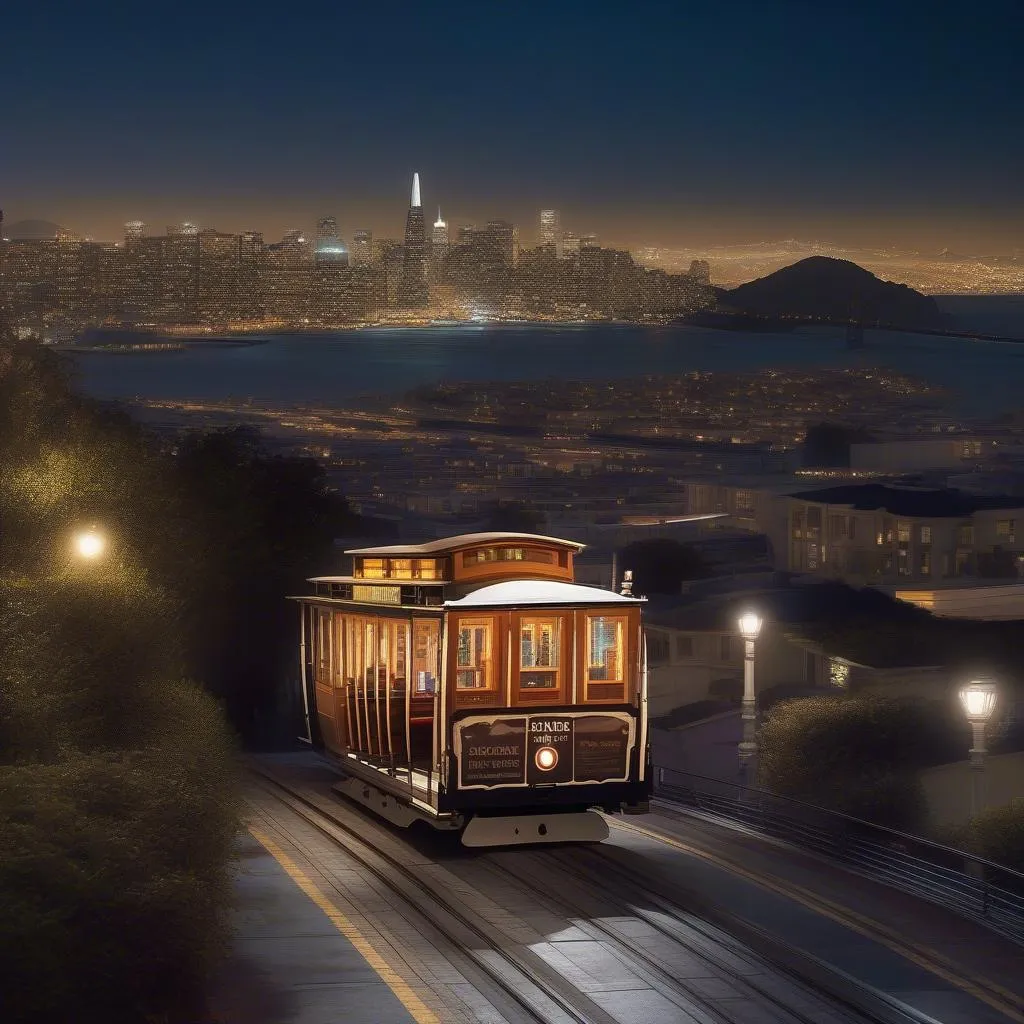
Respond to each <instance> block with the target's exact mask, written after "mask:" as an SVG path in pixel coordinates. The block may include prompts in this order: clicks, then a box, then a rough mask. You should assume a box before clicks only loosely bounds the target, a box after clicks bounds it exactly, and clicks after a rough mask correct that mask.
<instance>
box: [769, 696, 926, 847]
mask: <svg viewBox="0 0 1024 1024" xmlns="http://www.w3.org/2000/svg"><path fill="white" fill-rule="evenodd" d="M919 720H920V710H919V709H918V708H916V707H914V706H912V705H906V704H902V703H899V702H896V701H888V700H881V699H877V698H860V697H858V698H846V699H842V698H834V697H810V698H806V699H802V700H793V701H788V702H786V703H784V704H778V705H776V706H775V707H774V708H773V710H772V713H771V714H770V715H769V716H768V719H767V721H766V723H765V725H764V728H763V729H762V732H761V741H760V750H761V755H760V776H761V784H762V785H764V786H765V787H767V788H768V789H770V790H772V791H773V792H775V793H778V794H779V795H780V796H788V797H793V798H794V799H799V800H806V801H808V802H810V803H816V804H819V805H820V806H823V807H827V808H830V809H831V810H835V811H841V812H842V813H844V814H850V815H853V816H855V817H858V818H864V819H866V820H868V821H872V822H875V823H877V824H880V825H886V826H888V827H890V828H897V829H906V830H910V829H917V828H919V827H920V826H921V824H922V823H923V821H924V815H925V808H926V804H925V799H924V793H923V790H922V788H921V784H920V782H919V781H918V779H917V777H916V770H917V767H918V761H919V760H920V759H921V757H922V756H923V751H922V749H921V738H920V735H919V732H920V730H919V727H920V721H919Z"/></svg>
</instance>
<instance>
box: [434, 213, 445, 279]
mask: <svg viewBox="0 0 1024 1024" xmlns="http://www.w3.org/2000/svg"><path fill="white" fill-rule="evenodd" d="M447 259H448V222H447V221H445V220H442V219H441V209H440V207H438V210H437V220H435V221H434V229H433V231H432V233H431V236H430V281H431V283H432V284H440V283H441V282H443V281H444V277H445V272H444V271H445V261H446V260H447Z"/></svg>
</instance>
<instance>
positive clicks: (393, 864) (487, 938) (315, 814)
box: [251, 771, 617, 1024]
mask: <svg viewBox="0 0 1024 1024" xmlns="http://www.w3.org/2000/svg"><path fill="white" fill-rule="evenodd" d="M254 774H256V775H258V776H259V777H258V778H257V779H256V781H255V782H254V786H255V787H256V788H257V789H258V790H259V791H260V792H262V793H263V794H264V795H267V796H270V797H271V798H273V799H274V800H276V801H277V802H278V803H279V804H283V805H284V806H285V807H287V808H289V809H290V811H291V812H292V813H293V814H295V815H296V816H298V817H299V818H301V819H302V820H303V821H304V822H306V823H307V824H308V825H309V826H311V827H312V828H314V829H315V830H316V831H317V832H319V833H320V834H321V835H323V836H324V837H325V838H327V839H328V840H330V841H331V842H332V843H333V844H335V845H337V846H339V847H341V848H342V849H343V850H344V851H345V853H346V854H347V855H348V856H349V857H351V858H352V859H353V860H355V861H356V862H357V863H358V864H360V865H361V866H362V867H363V868H364V869H366V870H367V871H369V872H370V873H371V874H372V875H373V876H374V877H375V878H376V879H377V880H378V881H379V882H380V883H381V884H382V885H383V886H384V887H385V888H387V889H388V890H389V891H391V892H392V893H394V894H395V895H397V896H398V897H399V898H400V899H401V900H402V901H404V902H405V903H406V904H407V905H408V906H409V907H411V908H412V909H413V910H414V911H415V912H416V914H417V915H418V916H419V917H420V918H421V919H422V920H423V922H425V923H426V924H428V925H429V927H430V928H432V929H433V930H434V931H435V932H436V933H437V934H438V935H440V936H441V937H442V938H443V939H444V940H445V941H446V943H448V944H449V945H450V947H451V950H452V951H454V952H455V953H456V954H457V955H458V958H459V959H462V958H464V959H468V960H469V961H470V962H471V963H472V964H473V965H474V966H475V967H476V969H477V971H478V972H480V973H481V974H483V975H484V976H485V977H486V979H487V980H488V981H489V982H490V984H491V985H492V986H494V987H496V988H497V989H498V990H499V991H500V992H501V993H502V994H503V995H504V996H505V997H506V999H507V1000H510V1001H511V1002H512V1003H513V1004H514V1005H515V1006H516V1007H518V1009H519V1011H520V1015H519V1021H536V1022H539V1024H617V1021H616V1018H614V1017H612V1016H611V1015H609V1014H607V1013H606V1012H605V1011H604V1010H603V1009H602V1008H601V1007H600V1006H598V1005H597V1004H595V1003H593V1001H592V1000H590V999H589V998H587V997H586V996H585V995H584V994H583V993H580V992H578V991H577V990H574V989H572V988H571V987H570V986H568V985H565V986H563V985H560V984H559V983H558V980H557V979H556V978H552V977H551V975H552V974H553V973H554V972H552V971H550V969H548V968H546V965H545V964H544V963H543V961H541V960H540V958H539V957H536V955H535V954H530V953H529V952H528V951H527V952H526V954H525V955H524V953H522V952H518V951H515V950H513V949H509V948H507V947H506V946H505V945H504V944H503V943H501V942H499V941H497V940H496V937H495V935H494V934H493V933H491V932H490V931H488V929H486V928H485V927H483V926H482V925H481V924H480V920H479V919H478V918H474V917H473V916H472V915H470V914H468V913H466V912H465V911H463V910H462V909H460V907H459V906H458V897H459V896H460V894H459V893H457V892H453V891H452V890H450V889H449V890H447V891H444V890H442V889H441V888H440V887H436V886H432V885H430V884H429V883H428V882H427V881H426V880H425V878H424V877H423V875H422V874H421V873H419V872H417V871H416V870H415V869H414V868H413V867H412V866H411V863H410V859H409V858H408V857H407V858H405V859H403V858H402V856H401V854H400V853H399V852H397V851H396V850H395V849H394V847H396V846H397V843H395V841H394V840H393V839H392V838H391V837H390V836H388V833H387V832H386V830H384V829H383V828H381V827H380V826H378V825H376V823H373V824H372V825H371V824H370V822H369V820H368V819H367V818H366V817H364V816H363V815H362V814H360V813H358V812H350V811H349V810H348V809H347V808H345V807H344V806H343V805H339V807H338V810H337V812H336V813H331V814H328V813H327V812H326V811H325V810H324V809H323V808H322V807H320V806H319V804H318V802H317V801H316V800H314V799H310V798H309V796H307V795H304V794H303V793H302V792H300V791H298V790H297V789H296V788H293V787H291V786H289V785H286V784H285V783H283V782H281V781H280V780H278V779H275V778H273V777H272V776H269V775H266V774H263V773H261V772H258V771H257V772H254ZM251 806H254V809H256V810H257V813H258V812H259V808H258V807H257V806H255V805H252V804H251ZM265 823H266V824H269V825H270V827H271V828H274V830H275V831H277V832H279V833H282V832H284V834H285V835H286V836H287V838H288V840H289V841H290V842H291V843H292V844H293V845H295V846H297V847H298V848H299V849H300V850H301V851H302V852H303V853H305V854H306V855H307V856H308V857H309V858H310V859H311V860H313V861H314V862H315V861H316V859H317V857H316V854H315V852H313V851H311V850H310V849H309V848H308V847H304V844H303V843H302V842H301V841H297V840H296V839H295V838H294V837H293V836H292V835H291V834H290V833H287V827H285V829H284V830H282V828H281V825H280V822H270V823H267V822H265ZM368 835H372V836H373V839H374V842H373V843H372V845H371V843H370V842H369V841H368V839H367V836H368ZM420 862H421V859H418V860H417V863H420ZM453 897H454V900H453ZM484 994H485V995H486V994H487V993H486V992H485V993H484ZM439 1019H440V1018H439ZM517 1024H518V1022H517Z"/></svg>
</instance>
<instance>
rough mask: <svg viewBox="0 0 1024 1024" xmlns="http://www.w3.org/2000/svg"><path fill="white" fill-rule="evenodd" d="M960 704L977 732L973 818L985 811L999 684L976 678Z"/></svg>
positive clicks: (972, 769)
mask: <svg viewBox="0 0 1024 1024" xmlns="http://www.w3.org/2000/svg"><path fill="white" fill-rule="evenodd" d="M960 703H961V704H963V706H964V713H965V714H966V715H967V721H968V722H970V723H971V729H972V730H973V733H974V736H973V742H972V743H971V750H970V758H971V767H970V774H971V817H972V818H974V817H976V816H977V815H978V813H979V812H980V811H982V810H984V808H985V789H984V787H985V754H986V749H985V723H986V722H987V721H988V720H989V719H990V718H991V717H992V712H993V711H995V708H996V684H995V683H994V682H992V680H991V679H972V680H971V681H970V682H969V683H968V684H967V685H966V686H964V687H962V688H961V690H960Z"/></svg>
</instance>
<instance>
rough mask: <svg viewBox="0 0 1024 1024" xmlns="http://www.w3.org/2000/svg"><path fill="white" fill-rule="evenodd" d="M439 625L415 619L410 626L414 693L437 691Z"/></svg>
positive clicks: (430, 620) (436, 622)
mask: <svg viewBox="0 0 1024 1024" xmlns="http://www.w3.org/2000/svg"><path fill="white" fill-rule="evenodd" d="M440 649H441V623H440V621H438V620H437V619H415V620H413V624H412V671H413V679H414V680H415V687H416V690H415V692H416V693H433V692H434V691H435V690H436V689H437V667H438V651H439V650H440Z"/></svg>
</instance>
